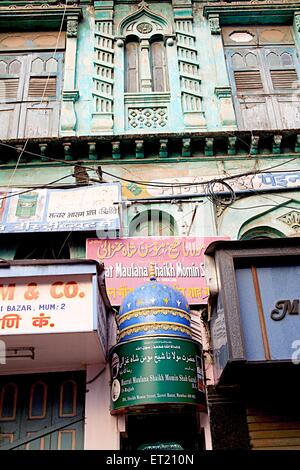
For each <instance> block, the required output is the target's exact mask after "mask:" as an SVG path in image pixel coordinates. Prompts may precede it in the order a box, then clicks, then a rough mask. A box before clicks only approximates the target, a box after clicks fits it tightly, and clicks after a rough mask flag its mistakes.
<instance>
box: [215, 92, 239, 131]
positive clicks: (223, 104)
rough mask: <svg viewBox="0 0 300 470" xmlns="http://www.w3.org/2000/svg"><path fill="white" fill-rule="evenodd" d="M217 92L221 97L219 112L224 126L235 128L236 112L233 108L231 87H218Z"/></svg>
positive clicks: (218, 96) (219, 97)
mask: <svg viewBox="0 0 300 470" xmlns="http://www.w3.org/2000/svg"><path fill="white" fill-rule="evenodd" d="M215 94H216V96H217V98H218V99H219V113H220V120H221V124H222V126H224V127H227V128H229V129H232V128H234V129H235V128H236V125H235V114H234V109H233V102H232V93H231V87H230V86H227V87H226V86H223V87H216V88H215Z"/></svg>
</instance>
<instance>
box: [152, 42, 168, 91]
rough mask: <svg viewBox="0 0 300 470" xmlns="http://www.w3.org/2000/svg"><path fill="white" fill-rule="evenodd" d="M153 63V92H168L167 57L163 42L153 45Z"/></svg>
mask: <svg viewBox="0 0 300 470" xmlns="http://www.w3.org/2000/svg"><path fill="white" fill-rule="evenodd" d="M151 62H152V63H151V69H152V81H153V91H158V92H163V91H166V90H167V70H166V57H165V47H164V44H163V42H162V41H155V42H153V43H152V44H151Z"/></svg>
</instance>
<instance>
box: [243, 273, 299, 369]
mask: <svg viewBox="0 0 300 470" xmlns="http://www.w3.org/2000/svg"><path fill="white" fill-rule="evenodd" d="M253 269H254V268H252V270H251V268H250V267H249V268H248V267H245V268H239V269H236V282H237V289H238V298H239V304H240V314H241V324H242V329H243V337H244V347H245V356H246V359H247V360H248V361H264V360H266V359H269V360H294V361H296V362H295V363H297V362H299V359H300V335H299V332H300V309H299V304H300V291H299V281H300V266H297V265H294V266H293V265H292V266H288V265H286V266H282V265H280V266H276V265H273V266H258V267H256V273H257V283H258V285H256V284H255V282H254V279H253V272H252V271H253ZM258 288H259V292H260V297H261V305H259V304H258V303H257V295H258V294H257V291H258ZM263 333H265V334H263ZM266 351H268V353H266ZM267 354H269V356H270V357H269V358H268V357H266V355H267Z"/></svg>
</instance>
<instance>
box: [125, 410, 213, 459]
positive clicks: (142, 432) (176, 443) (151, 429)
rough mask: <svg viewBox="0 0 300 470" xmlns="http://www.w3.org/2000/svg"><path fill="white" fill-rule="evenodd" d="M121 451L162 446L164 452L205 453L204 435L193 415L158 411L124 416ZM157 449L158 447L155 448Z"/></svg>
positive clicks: (196, 417) (182, 412)
mask: <svg viewBox="0 0 300 470" xmlns="http://www.w3.org/2000/svg"><path fill="white" fill-rule="evenodd" d="M126 429H127V432H126V434H125V436H123V437H122V438H121V450H124V451H133V450H142V449H146V450H147V448H148V450H149V446H150V449H151V447H152V446H153V445H154V446H158V445H159V444H161V445H162V449H165V450H168V449H169V450H172V449H173V450H176V449H177V450H180V447H181V448H182V449H183V450H186V451H190V452H194V451H198V450H204V448H205V447H204V433H203V432H202V430H201V428H200V425H199V419H198V416H197V414H196V413H195V412H184V411H174V412H161V413H157V412H156V413H147V414H138V415H128V416H127V426H126ZM158 448H159V447H158Z"/></svg>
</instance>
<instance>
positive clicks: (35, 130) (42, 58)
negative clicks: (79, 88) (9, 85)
mask: <svg viewBox="0 0 300 470" xmlns="http://www.w3.org/2000/svg"><path fill="white" fill-rule="evenodd" d="M62 67H63V54H62V53H56V54H55V57H53V55H52V53H36V54H30V55H28V64H27V71H28V72H27V80H26V83H25V87H24V94H23V104H22V108H21V118H20V126H19V137H54V136H57V135H58V132H59V113H60V101H61V91H62Z"/></svg>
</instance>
